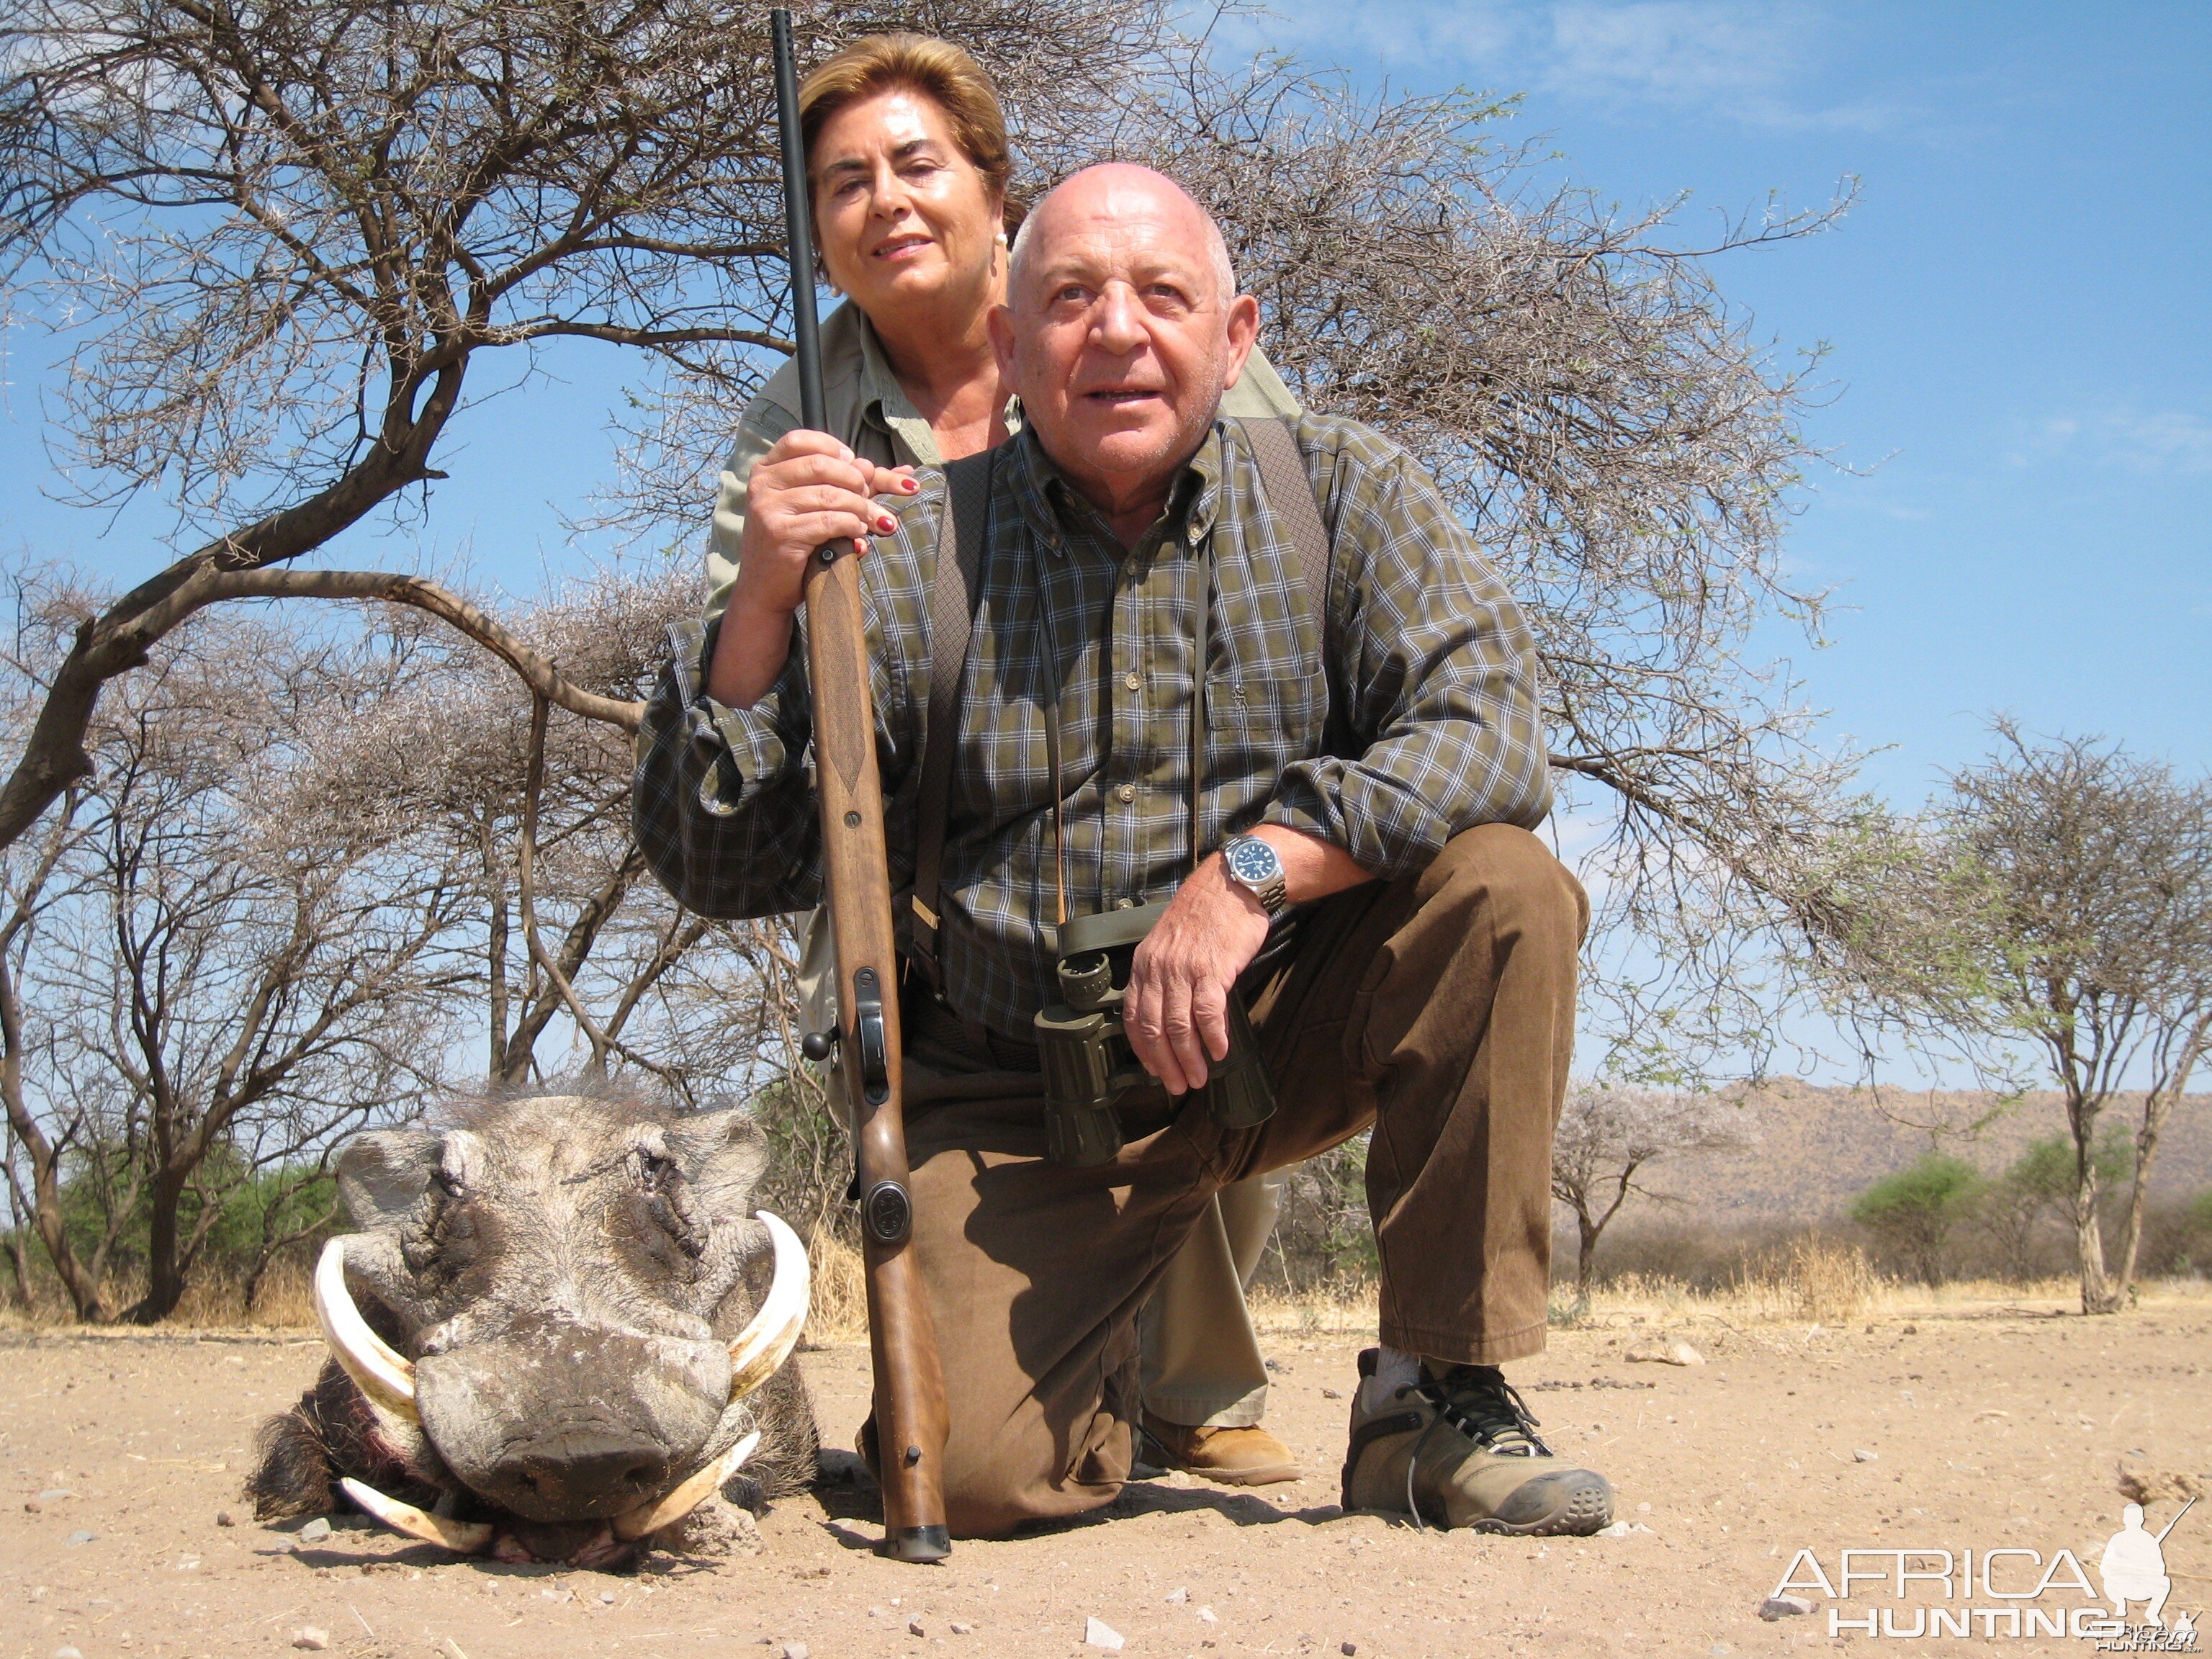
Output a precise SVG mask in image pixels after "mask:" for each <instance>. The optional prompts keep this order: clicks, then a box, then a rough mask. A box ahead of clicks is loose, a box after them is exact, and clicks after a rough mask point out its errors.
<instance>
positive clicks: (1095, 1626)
mask: <svg viewBox="0 0 2212 1659" xmlns="http://www.w3.org/2000/svg"><path fill="white" fill-rule="evenodd" d="M1083 1644H1084V1646H1085V1647H1089V1648H1097V1649H1098V1650H1101V1651H1102V1652H1105V1653H1119V1652H1121V1632H1119V1631H1117V1630H1115V1628H1114V1627H1113V1626H1111V1625H1109V1624H1108V1623H1107V1622H1106V1621H1105V1620H1103V1619H1086V1620H1084V1621H1083Z"/></svg>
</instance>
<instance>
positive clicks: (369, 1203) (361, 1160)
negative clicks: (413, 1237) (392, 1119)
mask: <svg viewBox="0 0 2212 1659" xmlns="http://www.w3.org/2000/svg"><path fill="white" fill-rule="evenodd" d="M439 1152H440V1139H439V1137H438V1136H436V1135H435V1134H433V1133H430V1131H428V1129H373V1130H371V1131H370V1132H369V1133H367V1134H360V1135H356V1136H355V1137H354V1138H353V1139H351V1140H349V1141H348V1142H347V1143H346V1149H345V1151H344V1152H342V1153H341V1154H339V1157H338V1196H339V1197H340V1198H342V1199H343V1200H345V1207H346V1213H347V1214H348V1215H349V1216H351V1217H352V1218H353V1225H355V1226H356V1227H357V1228H358V1229H360V1230H361V1231H363V1232H368V1231H374V1229H376V1228H378V1227H382V1226H386V1225H390V1224H392V1223H393V1222H396V1221H398V1219H399V1218H400V1217H402V1216H404V1215H405V1214H406V1213H407V1212H408V1211H410V1210H411V1209H413V1208H414V1207H415V1200H416V1199H418V1198H420V1197H422V1192H423V1189H424V1188H427V1187H428V1186H429V1184H430V1176H432V1174H433V1173H435V1170H437V1168H438V1156H439Z"/></svg>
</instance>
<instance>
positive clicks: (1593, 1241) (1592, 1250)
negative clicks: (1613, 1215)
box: [1575, 1214, 1603, 1297]
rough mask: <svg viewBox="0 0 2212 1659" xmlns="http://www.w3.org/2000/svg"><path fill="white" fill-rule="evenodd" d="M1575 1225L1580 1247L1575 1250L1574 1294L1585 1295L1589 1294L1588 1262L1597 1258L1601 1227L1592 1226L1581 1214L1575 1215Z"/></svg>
mask: <svg viewBox="0 0 2212 1659" xmlns="http://www.w3.org/2000/svg"><path fill="white" fill-rule="evenodd" d="M1575 1225H1576V1228H1577V1231H1580V1233H1581V1234H1582V1243H1581V1245H1580V1248H1578V1249H1577V1250H1576V1252H1575V1294H1576V1295H1577V1296H1578V1297H1586V1296H1588V1295H1589V1282H1590V1264H1591V1263H1592V1262H1594V1261H1596V1259H1597V1236H1598V1234H1599V1233H1600V1232H1601V1231H1603V1228H1602V1226H1601V1225H1600V1226H1592V1225H1590V1218H1589V1217H1588V1216H1586V1215H1582V1214H1577V1216H1576V1217H1575Z"/></svg>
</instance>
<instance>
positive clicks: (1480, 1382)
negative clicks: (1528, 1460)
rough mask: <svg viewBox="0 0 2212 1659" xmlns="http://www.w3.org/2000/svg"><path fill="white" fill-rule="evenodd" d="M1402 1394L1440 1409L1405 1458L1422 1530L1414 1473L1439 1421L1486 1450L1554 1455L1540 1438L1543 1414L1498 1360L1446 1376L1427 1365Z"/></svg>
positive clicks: (1413, 1510) (1410, 1507) (1409, 1503)
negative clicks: (1429, 1371) (1530, 1405)
mask: <svg viewBox="0 0 2212 1659" xmlns="http://www.w3.org/2000/svg"><path fill="white" fill-rule="evenodd" d="M1398 1393H1399V1395H1401V1397H1402V1396H1403V1395H1407V1394H1408V1393H1412V1394H1418V1395H1420V1396H1421V1398H1422V1399H1424V1400H1425V1401H1428V1402H1429V1404H1431V1406H1433V1407H1436V1412H1437V1414H1436V1415H1435V1416H1434V1417H1432V1418H1431V1419H1429V1424H1428V1426H1427V1427H1426V1428H1425V1429H1423V1430H1422V1431H1421V1437H1420V1438H1419V1439H1418V1440H1416V1441H1415V1442H1414V1443H1413V1455H1412V1456H1411V1457H1409V1458H1407V1460H1406V1509H1407V1512H1408V1513H1409V1514H1411V1515H1412V1516H1413V1525H1414V1527H1415V1528H1417V1529H1419V1530H1420V1531H1423V1532H1425V1531H1427V1530H1428V1528H1427V1525H1426V1523H1425V1522H1424V1521H1423V1520H1422V1518H1421V1505H1420V1503H1419V1499H1417V1498H1415V1497H1414V1495H1413V1474H1414V1471H1415V1470H1417V1469H1419V1468H1420V1464H1421V1453H1422V1451H1423V1450H1424V1449H1425V1448H1426V1447H1427V1445H1428V1443H1429V1437H1430V1436H1431V1435H1432V1434H1434V1433H1435V1432H1436V1431H1437V1425H1438V1424H1439V1423H1449V1424H1450V1425H1452V1426H1453V1427H1454V1428H1455V1429H1457V1430H1458V1431H1460V1432H1461V1433H1462V1434H1463V1435H1465V1436H1466V1437H1468V1439H1469V1440H1472V1441H1473V1442H1474V1443H1475V1444H1476V1445H1477V1446H1478V1447H1480V1448H1481V1449H1484V1450H1486V1451H1491V1452H1497V1453H1499V1454H1501V1455H1504V1456H1508V1457H1549V1456H1550V1455H1552V1449H1551V1448H1550V1447H1549V1446H1547V1445H1546V1444H1545V1443H1543V1441H1542V1440H1541V1439H1539V1438H1538V1437H1537V1435H1536V1429H1537V1427H1538V1426H1539V1425H1538V1419H1537V1418H1536V1416H1535V1414H1534V1413H1533V1412H1531V1411H1530V1410H1529V1409H1528V1402H1527V1401H1524V1400H1522V1398H1521V1391H1520V1390H1519V1389H1516V1388H1515V1387H1514V1386H1513V1385H1512V1384H1511V1383H1508V1382H1507V1381H1506V1380H1505V1374H1504V1372H1503V1371H1500V1370H1498V1367H1496V1366H1495V1365H1454V1366H1453V1367H1452V1368H1451V1369H1450V1370H1448V1371H1446V1372H1445V1373H1444V1374H1443V1376H1441V1377H1433V1376H1429V1375H1428V1374H1427V1372H1426V1370H1424V1371H1423V1373H1422V1376H1421V1381H1420V1382H1419V1383H1418V1384H1416V1385H1415V1386H1414V1387H1413V1388H1412V1389H1399V1390H1398Z"/></svg>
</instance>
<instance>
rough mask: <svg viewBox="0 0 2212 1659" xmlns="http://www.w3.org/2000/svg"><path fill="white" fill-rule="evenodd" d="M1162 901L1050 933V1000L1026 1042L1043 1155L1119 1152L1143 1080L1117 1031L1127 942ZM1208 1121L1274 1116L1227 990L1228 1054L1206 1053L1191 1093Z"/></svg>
mask: <svg viewBox="0 0 2212 1659" xmlns="http://www.w3.org/2000/svg"><path fill="white" fill-rule="evenodd" d="M1167 908H1168V907H1167V902H1165V901H1164V900H1163V901H1162V902H1159V903H1157V904H1146V905H1140V906H1138V907H1137V908H1133V909H1128V910H1109V911H1107V912H1105V913H1104V914H1103V915H1096V916H1079V917H1078V918H1076V920H1074V921H1070V922H1067V923H1066V924H1065V925H1064V926H1062V927H1060V939H1059V946H1060V960H1059V963H1058V968H1057V972H1058V975H1059V979H1060V1001H1058V1002H1055V1003H1052V1004H1050V1005H1048V1006H1046V1007H1044V1008H1042V1009H1040V1010H1039V1011H1038V1012H1037V1016H1036V1045H1037V1052H1038V1056H1039V1059H1040V1060H1041V1062H1042V1066H1043V1070H1044V1092H1045V1115H1044V1124H1045V1156H1046V1157H1047V1158H1050V1159H1051V1160H1052V1161H1053V1162H1054V1163H1055V1164H1070V1165H1073V1166H1074V1167H1076V1168H1079V1169H1080V1168H1085V1167H1088V1166H1090V1165H1091V1164H1103V1163H1106V1162H1107V1161H1108V1160H1109V1159H1110V1158H1113V1157H1114V1155H1115V1153H1117V1152H1120V1151H1121V1119H1120V1118H1119V1117H1117V1116H1116V1115H1115V1104H1116V1103H1117V1102H1119V1100H1120V1099H1121V1097H1122V1096H1123V1095H1124V1094H1125V1093H1127V1091H1130V1090H1132V1089H1138V1088H1142V1087H1144V1086H1145V1085H1147V1084H1149V1083H1151V1082H1152V1076H1151V1074H1150V1073H1147V1072H1146V1070H1145V1068H1144V1067H1143V1066H1140V1065H1139V1064H1138V1063H1137V1057H1136V1054H1135V1051H1134V1050H1133V1049H1132V1048H1130V1046H1129V1039H1128V1036H1127V1034H1126V1033H1125V1032H1124V1031H1123V1030H1122V1029H1121V1006H1122V1000H1123V997H1124V995H1125V994H1127V990H1128V987H1129V963H1130V960H1131V958H1132V957H1134V956H1135V954H1136V950H1137V946H1138V945H1139V944H1141V943H1142V942H1143V941H1144V938H1145V935H1146V934H1147V933H1151V932H1152V927H1153V925H1154V924H1155V923H1157V922H1158V921H1159V919H1160V918H1161V916H1163V915H1165V914H1166V912H1167ZM1196 1092H1197V1094H1198V1097H1199V1098H1200V1102H1201V1103H1202V1104H1203V1105H1204V1106H1205V1109H1206V1111H1208V1112H1209V1113H1211V1114H1212V1116H1213V1120H1214V1121H1216V1122H1217V1123H1218V1124H1220V1125H1221V1126H1222V1127H1224V1128H1227V1129H1242V1128H1249V1127H1251V1126H1252V1125H1253V1124H1255V1123H1264V1122H1266V1121H1267V1119H1268V1118H1269V1117H1271V1116H1273V1115H1274V1110H1275V1092H1274V1091H1273V1089H1272V1088H1271V1087H1269V1086H1268V1083H1267V1073H1266V1072H1265V1071H1264V1070H1262V1069H1261V1065H1260V1053H1259V1044H1258V1042H1256V1041H1255V1039H1254V1037H1253V1035H1252V1022H1251V1020H1250V1018H1249V1017H1248V1016H1247V1015H1246V1014H1245V1012H1244V1005H1243V1002H1242V1001H1241V1000H1239V999H1238V997H1237V994H1236V992H1235V990H1234V989H1233V988H1232V989H1231V992H1230V995H1229V1054H1228V1058H1226V1059H1225V1060H1212V1059H1211V1058H1210V1057H1209V1059H1208V1061H1207V1065H1206V1082H1205V1084H1204V1085H1203V1086H1201V1087H1200V1089H1199V1090H1198V1091H1196Z"/></svg>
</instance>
